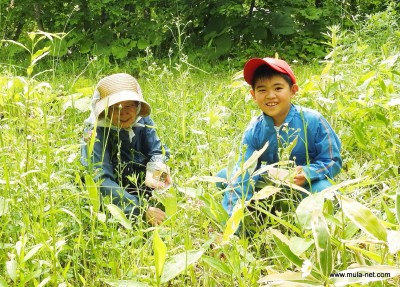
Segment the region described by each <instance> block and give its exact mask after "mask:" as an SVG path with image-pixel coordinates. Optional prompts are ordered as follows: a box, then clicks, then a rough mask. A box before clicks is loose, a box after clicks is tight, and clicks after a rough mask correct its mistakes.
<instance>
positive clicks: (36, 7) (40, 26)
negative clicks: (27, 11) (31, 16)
mask: <svg viewBox="0 0 400 287" xmlns="http://www.w3.org/2000/svg"><path fill="white" fill-rule="evenodd" d="M40 10H41V9H40V5H39V4H38V3H33V11H34V12H35V20H36V23H37V25H38V29H39V30H40V31H44V27H43V21H42V17H41V16H40Z"/></svg>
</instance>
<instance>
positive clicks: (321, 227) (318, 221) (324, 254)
mask: <svg viewBox="0 0 400 287" xmlns="http://www.w3.org/2000/svg"><path fill="white" fill-rule="evenodd" d="M311 226H312V231H313V235H314V242H315V249H316V251H317V258H318V266H319V269H320V271H321V272H322V274H324V275H325V276H326V277H329V274H330V273H331V272H332V269H333V254H332V247H331V240H330V234H329V229H328V225H327V224H326V221H325V218H324V216H323V214H322V212H321V210H314V211H313V213H312V219H311Z"/></svg>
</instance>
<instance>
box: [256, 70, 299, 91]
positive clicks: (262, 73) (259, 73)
mask: <svg viewBox="0 0 400 287" xmlns="http://www.w3.org/2000/svg"><path fill="white" fill-rule="evenodd" d="M273 76H281V77H282V78H283V79H284V80H285V81H286V82H287V83H288V84H289V87H290V88H291V87H292V86H293V82H292V80H291V79H290V77H289V75H287V74H284V73H281V72H278V71H276V70H274V69H272V68H271V67H270V66H268V65H262V66H260V67H258V68H257V69H256V70H255V71H254V76H253V82H252V83H251V87H252V88H253V89H254V88H255V85H256V82H257V81H258V80H259V79H269V78H271V77H273Z"/></svg>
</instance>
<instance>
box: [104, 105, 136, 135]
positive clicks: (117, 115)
mask: <svg viewBox="0 0 400 287" xmlns="http://www.w3.org/2000/svg"><path fill="white" fill-rule="evenodd" d="M137 109H138V102H135V101H123V102H119V103H116V104H115V105H112V106H111V107H109V108H108V114H107V116H108V117H109V118H110V120H111V123H112V124H113V126H116V127H119V128H123V129H124V128H129V127H130V126H131V125H132V124H133V123H134V122H135V120H136V118H137Z"/></svg>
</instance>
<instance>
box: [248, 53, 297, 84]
mask: <svg viewBox="0 0 400 287" xmlns="http://www.w3.org/2000/svg"><path fill="white" fill-rule="evenodd" d="M262 65H267V66H269V67H271V68H272V69H274V70H275V71H277V72H279V73H283V74H287V75H288V76H289V77H290V79H291V80H292V82H293V84H295V83H296V77H295V76H294V73H293V71H292V69H291V68H290V66H289V64H288V63H286V62H285V61H284V60H281V59H275V58H264V59H261V58H253V59H250V60H249V61H247V63H246V64H245V65H244V68H243V77H244V80H245V81H246V82H247V83H248V84H249V85H250V86H251V85H252V84H253V76H254V72H255V71H256V70H257V68H258V67H260V66H262Z"/></svg>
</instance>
